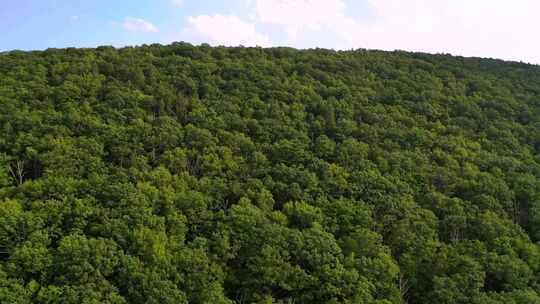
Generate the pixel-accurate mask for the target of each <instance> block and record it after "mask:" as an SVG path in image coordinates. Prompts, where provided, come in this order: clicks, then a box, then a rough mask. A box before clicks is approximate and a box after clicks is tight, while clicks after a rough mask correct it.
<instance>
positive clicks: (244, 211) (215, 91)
mask: <svg viewBox="0 0 540 304" xmlns="http://www.w3.org/2000/svg"><path fill="white" fill-rule="evenodd" d="M0 76H1V77H0V104H1V107H0V128H1V131H2V132H1V133H0V134H1V135H0V302H1V303H21V304H22V303H50V304H53V303H111V304H113V303H114V304H123V303H160V304H161V303H201V304H202V303H223V304H229V303H283V304H284V303H366V304H387V303H441V304H442V303H457V304H460V303H477V304H483V303H489V304H495V303H516V304H522V303H523V304H525V303H527V304H529V303H540V297H539V294H540V284H539V279H538V278H540V248H539V247H538V244H537V243H536V242H538V241H539V240H540V135H539V134H540V103H539V102H538V101H539V100H540V87H539V83H540V68H539V67H538V66H532V65H526V64H521V63H512V62H503V61H498V60H488V59H478V58H461V57H452V56H448V55H428V54H418V53H407V52H381V51H367V50H355V51H346V52H344V51H339V52H336V51H331V50H323V49H313V50H303V51H299V50H294V49H289V48H269V49H261V48H243V47H239V48H225V47H217V48H212V47H209V46H208V45H201V46H199V47H195V46H192V45H190V44H186V43H173V44H172V45H168V46H162V45H158V44H155V45H145V46H141V47H126V48H122V49H115V48H113V47H99V48H96V49H73V48H71V49H49V50H46V51H41V52H7V53H3V54H0Z"/></svg>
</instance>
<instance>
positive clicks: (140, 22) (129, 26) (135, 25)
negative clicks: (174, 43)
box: [122, 17, 159, 33]
mask: <svg viewBox="0 0 540 304" xmlns="http://www.w3.org/2000/svg"><path fill="white" fill-rule="evenodd" d="M122 26H123V27H124V29H126V30H128V31H130V32H143V33H157V32H159V29H158V28H157V27H156V26H155V25H153V24H152V23H150V22H148V21H146V20H144V19H140V18H133V17H126V18H125V19H124V22H123V23H122Z"/></svg>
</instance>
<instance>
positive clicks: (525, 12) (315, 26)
mask: <svg viewBox="0 0 540 304" xmlns="http://www.w3.org/2000/svg"><path fill="white" fill-rule="evenodd" d="M365 3H367V5H366V6H365V7H364V8H363V9H364V11H354V12H353V11H351V10H350V9H349V8H348V7H347V5H346V3H345V1H343V0H256V3H255V12H256V16H257V19H256V23H257V24H269V25H273V26H276V27H277V28H278V29H281V30H283V31H285V33H287V37H288V39H289V43H291V44H293V45H294V44H295V43H298V41H299V39H301V38H305V37H316V38H315V39H317V40H316V41H311V44H312V45H313V46H323V47H335V46H336V45H341V46H346V48H371V49H373V48H375V49H384V50H394V49H405V50H411V51H424V52H442V53H453V54H457V55H466V56H484V57H497V58H504V59H513V60H519V59H522V60H527V61H531V62H540V42H538V40H536V39H534V37H532V33H536V32H538V31H539V30H540V18H537V16H536V15H537V12H538V11H540V1H537V0H516V1H511V2H509V1H505V0H475V1H470V0H453V1H443V0H408V1H403V0H365ZM368 16H372V17H373V18H372V17H370V18H368ZM314 33H316V34H318V35H316V34H315V35H314ZM330 38H331V39H330ZM322 41H332V43H331V44H329V45H328V44H327V45H321V43H324V42H322ZM336 41H341V42H338V43H337V44H336Z"/></svg>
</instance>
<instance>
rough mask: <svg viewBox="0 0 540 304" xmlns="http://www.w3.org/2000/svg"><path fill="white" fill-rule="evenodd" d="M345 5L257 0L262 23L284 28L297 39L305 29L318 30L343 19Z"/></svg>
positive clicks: (332, 0)
mask: <svg viewBox="0 0 540 304" xmlns="http://www.w3.org/2000/svg"><path fill="white" fill-rule="evenodd" d="M344 9H345V4H344V3H343V1H341V0H257V3H256V11H257V16H258V19H259V21H260V22H263V23H270V24H276V25H280V26H283V27H284V29H285V30H286V32H287V33H288V34H289V36H290V37H292V38H296V37H297V35H298V34H299V33H300V32H301V31H302V30H305V29H311V30H318V29H320V28H321V26H324V25H329V24H331V23H333V22H335V21H338V20H337V19H338V17H343V16H344V14H343V10H344Z"/></svg>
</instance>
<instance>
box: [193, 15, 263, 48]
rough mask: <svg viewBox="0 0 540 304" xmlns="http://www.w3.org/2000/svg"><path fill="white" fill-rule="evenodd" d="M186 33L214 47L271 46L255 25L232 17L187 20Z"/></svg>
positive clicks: (218, 16) (199, 17) (203, 16)
mask: <svg viewBox="0 0 540 304" xmlns="http://www.w3.org/2000/svg"><path fill="white" fill-rule="evenodd" d="M188 24H189V26H188V28H187V30H186V32H187V33H188V34H189V35H193V36H195V37H196V38H197V39H202V40H204V41H205V42H209V43H211V44H214V45H229V46H237V45H244V46H261V47H269V46H271V45H272V42H271V41H270V38H269V37H268V36H267V35H264V34H261V33H259V32H258V31H257V29H256V27H255V23H253V22H246V21H243V20H242V19H240V18H239V17H237V16H234V15H219V14H217V15H212V16H209V15H200V16H196V17H189V18H188Z"/></svg>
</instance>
